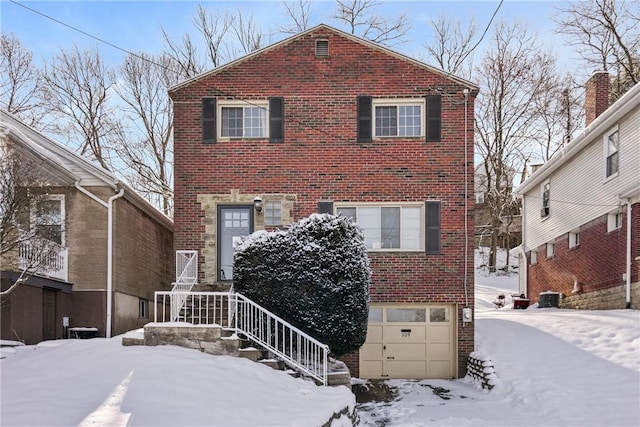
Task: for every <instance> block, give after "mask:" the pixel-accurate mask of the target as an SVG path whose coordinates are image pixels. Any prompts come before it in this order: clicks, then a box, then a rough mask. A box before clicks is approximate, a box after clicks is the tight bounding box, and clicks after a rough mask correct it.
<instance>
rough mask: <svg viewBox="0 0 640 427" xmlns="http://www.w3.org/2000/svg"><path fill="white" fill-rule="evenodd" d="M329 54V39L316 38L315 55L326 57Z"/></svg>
mask: <svg viewBox="0 0 640 427" xmlns="http://www.w3.org/2000/svg"><path fill="white" fill-rule="evenodd" d="M328 56H329V40H325V39H320V40H316V57H318V58H327V57H328Z"/></svg>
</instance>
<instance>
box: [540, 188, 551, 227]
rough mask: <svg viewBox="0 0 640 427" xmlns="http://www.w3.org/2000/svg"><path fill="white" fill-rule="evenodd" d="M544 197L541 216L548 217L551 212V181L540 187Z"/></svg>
mask: <svg viewBox="0 0 640 427" xmlns="http://www.w3.org/2000/svg"><path fill="white" fill-rule="evenodd" d="M540 192H541V197H542V209H541V210H540V217H541V218H546V217H548V216H549V214H550V213H551V183H550V182H549V181H546V182H545V183H543V184H542V185H541V188H540Z"/></svg>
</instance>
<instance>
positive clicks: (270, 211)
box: [264, 201, 282, 226]
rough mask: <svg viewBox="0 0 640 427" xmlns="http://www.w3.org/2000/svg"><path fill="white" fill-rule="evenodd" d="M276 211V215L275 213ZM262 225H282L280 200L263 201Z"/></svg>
mask: <svg viewBox="0 0 640 427" xmlns="http://www.w3.org/2000/svg"><path fill="white" fill-rule="evenodd" d="M276 213H277V217H276V215H275V214H276ZM264 225H269V226H278V225H282V202H279V201H265V202H264Z"/></svg>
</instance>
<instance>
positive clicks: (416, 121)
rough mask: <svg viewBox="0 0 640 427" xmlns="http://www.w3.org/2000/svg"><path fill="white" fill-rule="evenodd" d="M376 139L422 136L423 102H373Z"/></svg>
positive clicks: (419, 100) (420, 100)
mask: <svg viewBox="0 0 640 427" xmlns="http://www.w3.org/2000/svg"><path fill="white" fill-rule="evenodd" d="M373 106H374V110H373V112H374V123H375V132H374V135H375V136H376V137H386V136H422V135H423V126H422V123H423V120H424V119H423V111H424V100H422V99H418V100H374V101H373Z"/></svg>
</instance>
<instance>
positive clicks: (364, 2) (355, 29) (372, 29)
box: [333, 0, 411, 46]
mask: <svg viewBox="0 0 640 427" xmlns="http://www.w3.org/2000/svg"><path fill="white" fill-rule="evenodd" d="M336 3H337V6H338V9H337V11H336V14H335V15H334V16H333V18H334V19H335V20H336V21H338V22H339V23H340V24H342V25H344V26H346V27H347V31H348V32H350V33H351V34H354V35H357V36H360V37H362V38H365V39H368V40H371V41H373V42H375V43H380V44H384V45H387V46H395V45H398V44H401V43H404V42H406V39H405V37H406V36H407V34H408V32H409V31H410V30H411V24H409V22H408V20H407V16H406V14H404V13H401V14H399V15H398V16H397V17H396V18H395V19H392V18H387V17H383V16H380V15H376V14H374V13H373V11H374V10H375V8H376V7H378V6H380V5H381V4H382V2H381V1H377V0H336Z"/></svg>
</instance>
